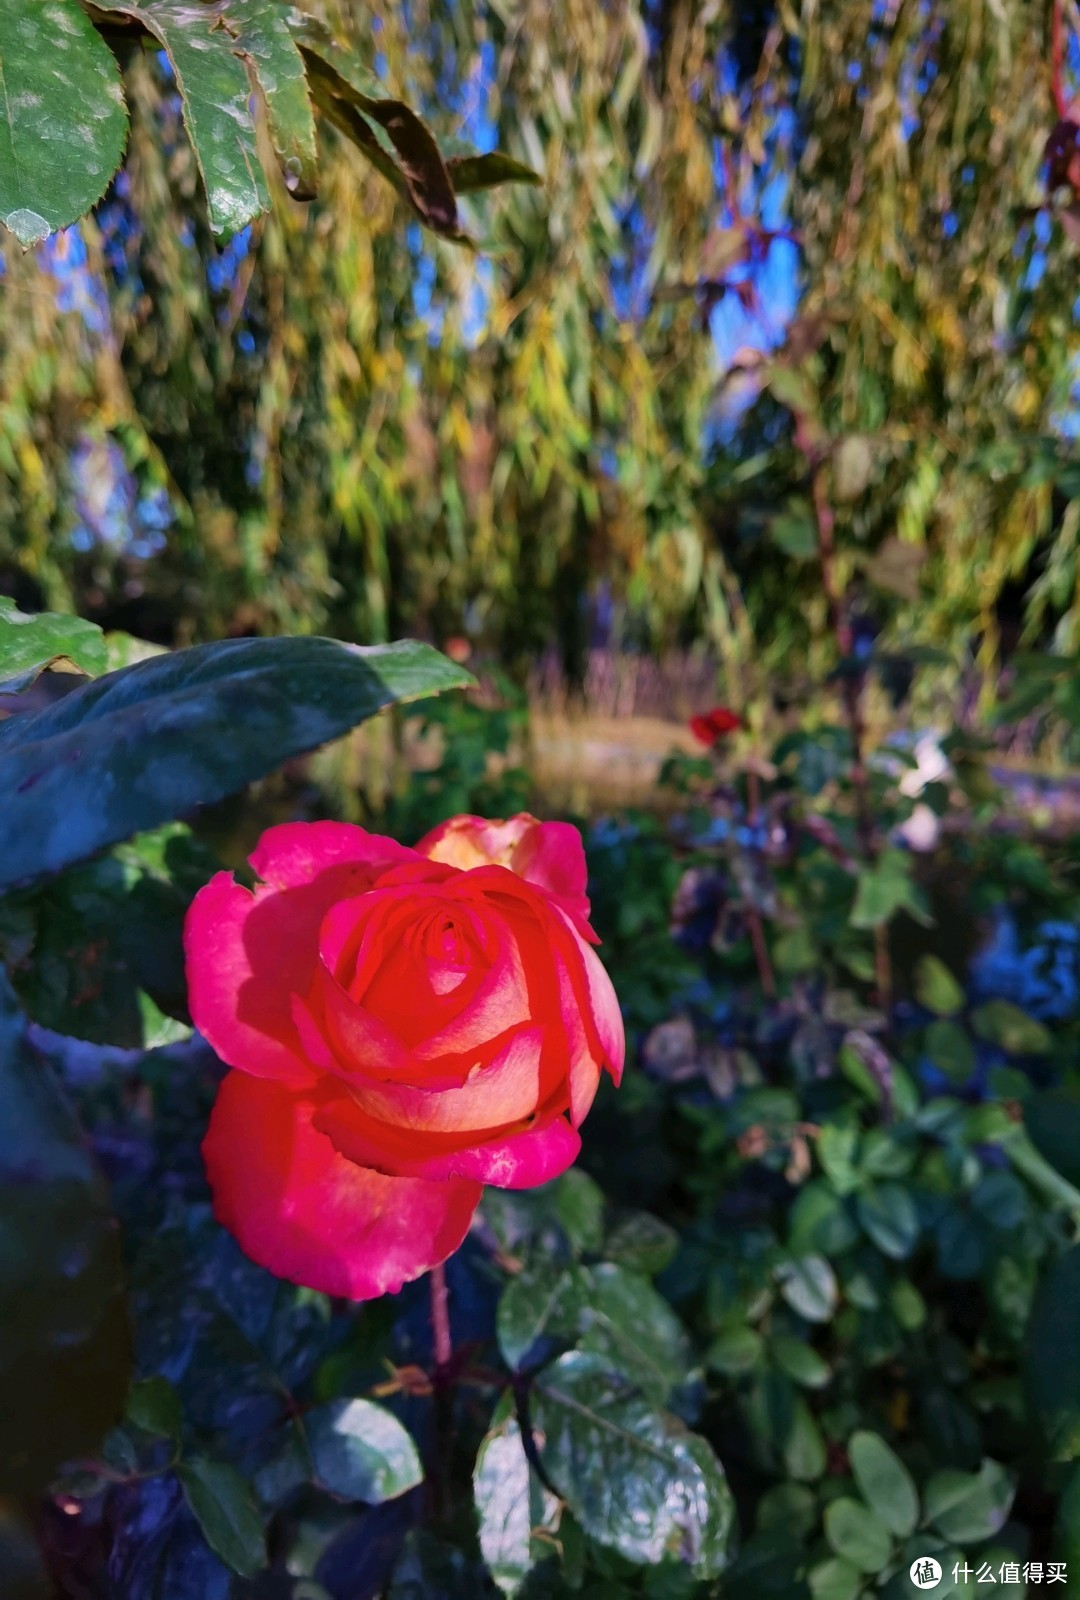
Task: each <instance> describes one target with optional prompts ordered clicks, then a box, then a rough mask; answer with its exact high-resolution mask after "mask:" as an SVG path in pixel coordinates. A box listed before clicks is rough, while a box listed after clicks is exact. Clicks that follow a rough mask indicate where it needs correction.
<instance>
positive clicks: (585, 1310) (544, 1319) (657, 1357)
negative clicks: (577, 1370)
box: [496, 1261, 690, 1402]
mask: <svg viewBox="0 0 1080 1600" xmlns="http://www.w3.org/2000/svg"><path fill="white" fill-rule="evenodd" d="M496 1332H497V1334H498V1339H499V1348H500V1349H501V1351H502V1353H503V1357H504V1359H505V1360H506V1362H507V1364H508V1365H509V1366H511V1367H515V1368H516V1367H519V1366H520V1365H521V1363H522V1362H523V1361H524V1360H525V1358H526V1357H527V1356H528V1354H529V1352H530V1351H531V1350H532V1349H533V1347H534V1346H535V1345H536V1344H537V1342H538V1341H539V1340H540V1339H544V1338H547V1339H554V1340H557V1341H559V1342H560V1343H564V1344H571V1343H574V1344H578V1345H579V1346H580V1348H581V1349H583V1350H588V1351H591V1352H593V1353H594V1354H597V1355H602V1356H605V1357H606V1358H607V1360H608V1363H609V1365H611V1366H613V1367H614V1368H616V1370H618V1371H621V1372H624V1373H625V1374H626V1375H627V1376H628V1377H630V1378H633V1380H634V1381H635V1382H636V1383H637V1384H638V1385H639V1386H640V1387H641V1389H642V1390H643V1391H644V1392H645V1393H646V1394H647V1395H649V1396H650V1397H651V1398H652V1399H654V1400H656V1401H657V1402H660V1401H663V1400H664V1399H666V1398H667V1396H668V1394H669V1393H670V1392H671V1390H672V1388H673V1387H674V1386H675V1384H676V1383H678V1382H679V1380H680V1378H682V1377H684V1376H685V1374H686V1373H687V1371H688V1370H689V1367H690V1347H689V1343H688V1340H687V1337H686V1334H685V1332H684V1330H683V1328H682V1325H681V1323H680V1322H679V1319H678V1318H677V1317H676V1315H675V1313H674V1312H673V1311H672V1309H671V1307H670V1306H669V1305H668V1303H667V1301H666V1300H665V1299H664V1298H663V1296H662V1295H660V1294H658V1293H657V1291H656V1290H655V1289H654V1288H653V1287H652V1285H651V1284H650V1283H649V1281H648V1280H647V1279H646V1278H642V1277H639V1276H638V1275H637V1273H634V1272H629V1271H628V1270H627V1269H626V1268H625V1267H620V1266H617V1265H616V1264H615V1263H614V1262H611V1261H605V1262H602V1263H601V1264H600V1265H599V1266H595V1267H581V1266H570V1267H557V1266H554V1265H552V1264H551V1263H536V1264H534V1265H530V1266H529V1267H527V1268H526V1269H525V1271H523V1272H521V1273H519V1274H518V1276H517V1277H516V1278H513V1279H512V1280H511V1282H510V1283H509V1284H508V1285H507V1287H506V1289H505V1290H504V1292H503V1296H502V1299H501V1300H500V1302H499V1307H498V1311H497V1313H496Z"/></svg>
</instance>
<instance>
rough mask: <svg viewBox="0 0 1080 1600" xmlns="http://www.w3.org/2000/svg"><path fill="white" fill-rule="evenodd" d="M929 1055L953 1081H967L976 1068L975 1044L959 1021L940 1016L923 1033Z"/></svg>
mask: <svg viewBox="0 0 1080 1600" xmlns="http://www.w3.org/2000/svg"><path fill="white" fill-rule="evenodd" d="M923 1048H924V1049H925V1051H926V1054H927V1056H928V1057H929V1059H930V1060H931V1061H932V1062H933V1064H934V1066H935V1067H937V1069H938V1071H939V1072H943V1073H944V1074H945V1076H946V1077H947V1078H949V1079H950V1080H951V1081H952V1082H953V1083H966V1082H967V1081H968V1079H969V1078H970V1077H971V1074H972V1073H973V1072H974V1070H975V1046H974V1045H973V1044H972V1042H971V1039H970V1037H969V1035H968V1034H967V1033H966V1032H965V1031H964V1029H963V1028H962V1027H961V1026H960V1024H959V1023H958V1022H953V1021H952V1020H951V1019H949V1018H947V1017H939V1018H937V1020H936V1021H934V1022H932V1023H931V1024H930V1026H929V1027H928V1028H927V1030H926V1032H925V1034H924V1035H923Z"/></svg>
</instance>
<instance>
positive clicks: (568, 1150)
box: [315, 1095, 581, 1189]
mask: <svg viewBox="0 0 1080 1600" xmlns="http://www.w3.org/2000/svg"><path fill="white" fill-rule="evenodd" d="M315 1126H316V1127H317V1128H319V1129H321V1130H322V1132H324V1133H326V1134H327V1135H328V1136H329V1137H330V1138H331V1139H332V1140H333V1142H334V1145H335V1147H336V1148H337V1149H338V1150H340V1151H341V1152H342V1154H343V1155H347V1156H348V1157H349V1159H350V1160H352V1161H358V1162H361V1163H362V1164H363V1165H365V1166H372V1167H375V1168H377V1169H378V1171H380V1172H386V1173H390V1174H393V1175H395V1176H400V1177H416V1178H451V1177H458V1178H474V1179H475V1180H476V1181H477V1182H478V1183H488V1184H493V1185H495V1186H496V1187H497V1188H500V1189H531V1188H533V1187H534V1186H535V1185H536V1184H538V1183H548V1182H550V1180H551V1179H552V1178H557V1177H558V1176H559V1175H560V1173H563V1172H565V1171H566V1169H567V1167H569V1166H572V1164H573V1162H574V1161H575V1159H576V1158H577V1155H578V1153H579V1151H580V1149H581V1138H580V1135H579V1134H578V1133H576V1132H575V1131H574V1129H573V1128H571V1126H570V1124H569V1123H568V1122H567V1121H566V1119H565V1117H555V1118H553V1119H552V1120H551V1121H550V1122H547V1123H545V1124H544V1125H543V1126H539V1125H538V1126H535V1127H532V1128H523V1129H520V1130H519V1131H517V1132H512V1133H503V1134H496V1135H494V1136H493V1137H491V1138H487V1139H484V1138H482V1137H481V1138H480V1139H479V1140H478V1142H477V1143H475V1144H470V1145H466V1146H465V1147H464V1148H461V1147H459V1146H457V1145H455V1144H454V1143H452V1142H451V1141H450V1140H449V1139H448V1138H440V1137H438V1136H430V1135H429V1136H428V1137H426V1138H425V1137H419V1138H418V1137H417V1135H416V1134H415V1133H414V1132H412V1130H406V1129H402V1128H395V1127H391V1126H389V1125H388V1124H387V1123H385V1122H378V1121H376V1120H375V1119H374V1118H372V1117H369V1116H367V1115H366V1114H365V1112H364V1111H363V1110H362V1109H361V1107H360V1106H359V1105H357V1104H356V1102H355V1101H354V1100H352V1099H350V1098H349V1097H348V1096H345V1095H342V1096H339V1097H337V1098H336V1099H334V1100H332V1101H328V1102H327V1103H326V1104H324V1105H323V1106H321V1107H320V1108H319V1110H318V1111H317V1112H316V1115H315Z"/></svg>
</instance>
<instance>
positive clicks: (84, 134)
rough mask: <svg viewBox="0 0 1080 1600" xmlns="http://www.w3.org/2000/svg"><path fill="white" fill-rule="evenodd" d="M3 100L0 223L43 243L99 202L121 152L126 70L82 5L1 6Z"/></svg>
mask: <svg viewBox="0 0 1080 1600" xmlns="http://www.w3.org/2000/svg"><path fill="white" fill-rule="evenodd" d="M0 101H2V102H3V105H2V110H3V114H2V115H0V221H2V222H3V223H4V226H5V227H7V228H10V229H11V231H12V233H13V234H14V235H15V237H16V238H17V239H18V240H19V243H20V244H24V245H31V244H37V243H38V242H39V241H40V240H41V239H44V238H46V237H47V235H48V234H50V233H53V232H55V230H56V229H57V228H64V227H67V225H68V223H70V222H74V221H75V220H76V219H77V218H78V217H81V216H82V215H83V213H84V212H86V211H89V209H90V207H91V206H92V205H94V203H95V202H96V201H98V200H100V199H101V196H102V195H103V194H104V193H105V190H106V188H107V187H108V184H109V180H110V178H111V177H112V175H113V173H114V172H115V171H116V169H117V167H118V166H119V165H120V158H121V157H122V155H123V153H124V139H125V137H126V134H127V112H126V110H125V107H124V95H123V90H122V89H121V87H120V73H119V70H118V68H117V65H116V61H115V58H114V57H113V54H112V51H111V50H110V49H109V47H108V45H107V44H106V43H105V42H104V40H103V39H102V38H101V36H100V35H99V34H98V33H97V32H96V31H95V29H94V28H93V27H92V25H91V23H90V21H89V19H88V18H87V17H86V15H85V14H84V12H83V11H81V10H80V8H79V6H78V5H77V4H76V0H4V3H3V5H2V6H0Z"/></svg>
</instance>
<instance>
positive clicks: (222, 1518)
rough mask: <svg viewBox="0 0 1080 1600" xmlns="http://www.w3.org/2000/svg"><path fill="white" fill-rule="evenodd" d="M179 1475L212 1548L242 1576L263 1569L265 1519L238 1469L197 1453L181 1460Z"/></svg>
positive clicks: (244, 1576) (252, 1574)
mask: <svg viewBox="0 0 1080 1600" xmlns="http://www.w3.org/2000/svg"><path fill="white" fill-rule="evenodd" d="M177 1476H178V1477H179V1479H180V1482H181V1483H182V1484H183V1487H184V1494H185V1496H186V1498H187V1503H188V1505H189V1506H190V1507H191V1509H192V1511H193V1512H194V1514H195V1519H196V1521H197V1522H198V1524H199V1526H200V1528H201V1529H202V1531H203V1534H204V1536H205V1538H206V1542H207V1544H208V1545H209V1546H210V1548H211V1550H213V1551H214V1553H215V1554H216V1555H219V1556H220V1557H221V1559H222V1561H224V1562H225V1564H226V1566H229V1567H231V1568H232V1569H233V1571H234V1572H238V1573H239V1574H240V1576H241V1577H242V1578H253V1577H254V1576H255V1574H256V1573H257V1572H261V1571H262V1569H263V1567H265V1565H266V1536H265V1534H264V1533H263V1525H262V1519H261V1518H260V1516H259V1513H258V1511H257V1510H256V1508H255V1499H254V1496H253V1495H252V1493H251V1490H250V1489H249V1487H248V1485H247V1483H246V1482H245V1481H244V1479H243V1478H242V1477H241V1476H240V1474H239V1473H238V1472H237V1471H236V1469H235V1468H234V1467H230V1466H229V1465H228V1464H227V1463H226V1462H224V1461H207V1460H206V1459H205V1457H201V1456H193V1457H191V1459H190V1460H187V1461H183V1462H181V1464H180V1466H179V1467H178V1468H177Z"/></svg>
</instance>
